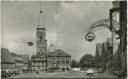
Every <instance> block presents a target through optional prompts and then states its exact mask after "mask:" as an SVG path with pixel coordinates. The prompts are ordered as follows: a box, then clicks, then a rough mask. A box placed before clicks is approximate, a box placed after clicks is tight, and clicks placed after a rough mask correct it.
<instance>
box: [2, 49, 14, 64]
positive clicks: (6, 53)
mask: <svg viewBox="0 0 128 79" xmlns="http://www.w3.org/2000/svg"><path fill="white" fill-rule="evenodd" d="M1 62H4V63H15V59H14V58H13V57H12V56H11V55H10V53H9V50H8V49H6V48H1Z"/></svg>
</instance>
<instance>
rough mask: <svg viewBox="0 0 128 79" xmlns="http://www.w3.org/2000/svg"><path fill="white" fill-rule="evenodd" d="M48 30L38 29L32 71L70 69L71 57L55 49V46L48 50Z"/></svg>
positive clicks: (32, 58)
mask: <svg viewBox="0 0 128 79" xmlns="http://www.w3.org/2000/svg"><path fill="white" fill-rule="evenodd" d="M45 31H46V28H37V33H36V46H37V47H36V54H35V55H33V56H32V57H31V62H32V70H47V69H50V68H54V67H57V68H59V69H62V68H65V69H66V68H70V65H71V55H69V54H67V53H66V52H65V51H63V50H62V49H55V48H54V46H53V44H51V45H50V46H49V48H48V49H47V40H46V33H45Z"/></svg>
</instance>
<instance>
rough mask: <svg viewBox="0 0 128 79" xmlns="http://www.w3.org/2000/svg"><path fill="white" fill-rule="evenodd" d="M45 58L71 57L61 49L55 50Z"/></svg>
mask: <svg viewBox="0 0 128 79" xmlns="http://www.w3.org/2000/svg"><path fill="white" fill-rule="evenodd" d="M47 56H71V55H69V54H67V53H66V52H65V51H63V50H61V49H57V50H55V52H48V54H47Z"/></svg>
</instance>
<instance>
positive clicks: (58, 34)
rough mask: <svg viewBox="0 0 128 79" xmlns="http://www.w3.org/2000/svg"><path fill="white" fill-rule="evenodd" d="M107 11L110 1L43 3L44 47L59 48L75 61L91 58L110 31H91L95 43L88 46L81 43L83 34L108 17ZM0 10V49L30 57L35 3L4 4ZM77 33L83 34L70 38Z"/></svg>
mask: <svg viewBox="0 0 128 79" xmlns="http://www.w3.org/2000/svg"><path fill="white" fill-rule="evenodd" d="M110 8H111V2H110V1H108V2H107V1H85V2H84V1H82V2H80V1H76V2H75V1H73V2H58V1H57V2H56V1H54V2H52V1H51V2H47V4H45V3H44V5H42V9H43V17H41V19H42V23H43V25H41V27H46V35H47V36H46V39H47V40H48V46H49V44H50V43H51V42H52V43H53V45H54V46H55V48H62V49H63V50H64V51H66V52H67V53H69V54H70V55H71V56H72V58H74V59H77V60H79V59H80V58H81V56H82V55H84V54H86V53H91V54H93V55H94V53H95V45H96V43H99V42H103V41H106V38H107V37H110V36H111V35H110V31H108V30H98V31H95V34H96V39H95V40H94V41H93V42H91V43H90V42H87V41H86V40H85V33H86V32H87V31H88V29H89V27H90V25H91V24H93V23H94V22H96V21H98V20H101V19H102V18H106V17H109V10H110ZM2 10H3V11H2V14H3V15H2V43H4V44H2V45H4V46H6V47H7V46H8V45H9V48H11V50H17V51H19V52H20V53H22V54H29V55H32V53H33V52H35V51H36V27H37V25H38V19H39V18H38V14H39V3H38V2H27V3H26V2H22V3H21V2H5V3H4V4H2ZM80 32H85V33H81V34H77V35H71V34H74V33H80ZM29 41H31V42H34V46H32V47H29V46H28V45H27V42H29ZM15 47H17V48H15Z"/></svg>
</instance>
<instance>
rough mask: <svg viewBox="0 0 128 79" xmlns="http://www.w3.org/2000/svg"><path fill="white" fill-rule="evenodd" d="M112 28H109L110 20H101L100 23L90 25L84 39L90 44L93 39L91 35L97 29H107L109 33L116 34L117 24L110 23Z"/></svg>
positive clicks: (93, 35)
mask: <svg viewBox="0 0 128 79" xmlns="http://www.w3.org/2000/svg"><path fill="white" fill-rule="evenodd" d="M112 24H113V27H110V26H111V25H110V19H109V18H108V19H102V20H100V21H97V22H95V23H94V24H92V25H91V26H90V28H89V30H88V32H87V34H86V36H85V39H86V40H87V41H89V42H92V41H93V40H94V39H95V34H94V33H93V31H94V29H96V28H98V27H105V28H108V29H109V30H110V31H113V32H116V31H118V30H119V25H120V24H119V23H118V22H117V21H114V20H113V21H112Z"/></svg>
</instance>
